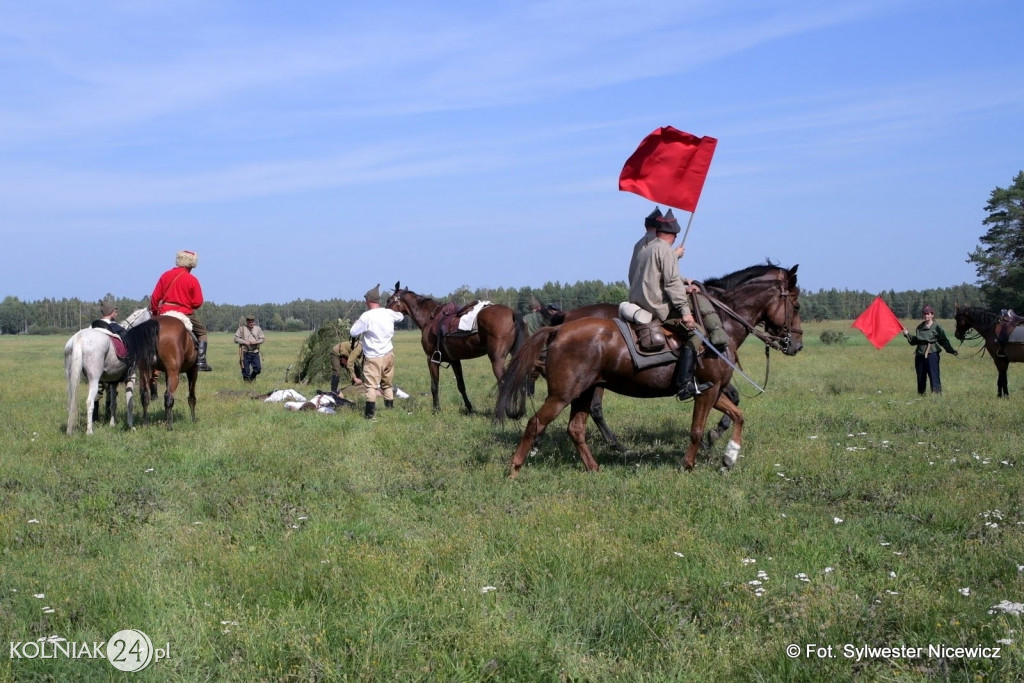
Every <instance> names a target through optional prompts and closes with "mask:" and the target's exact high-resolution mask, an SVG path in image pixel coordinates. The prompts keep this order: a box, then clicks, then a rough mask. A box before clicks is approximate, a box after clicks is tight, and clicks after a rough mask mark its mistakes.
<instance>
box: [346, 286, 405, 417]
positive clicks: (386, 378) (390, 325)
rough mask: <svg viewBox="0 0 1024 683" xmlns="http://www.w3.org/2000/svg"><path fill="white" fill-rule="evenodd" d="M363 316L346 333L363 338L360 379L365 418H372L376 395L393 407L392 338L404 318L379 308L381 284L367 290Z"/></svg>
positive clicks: (386, 405)
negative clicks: (362, 379)
mask: <svg viewBox="0 0 1024 683" xmlns="http://www.w3.org/2000/svg"><path fill="white" fill-rule="evenodd" d="M363 298H364V299H365V300H366V307H367V308H368V309H369V310H368V311H366V313H363V314H362V315H361V316H359V320H357V321H356V322H355V324H354V325H352V329H351V330H350V331H349V334H351V335H352V336H353V337H359V336H362V345H363V359H364V360H363V378H364V384H365V386H366V409H365V412H364V417H366V419H367V420H372V419H374V415H375V413H376V410H377V394H383V396H384V407H385V408H394V407H395V390H394V386H393V384H392V380H393V379H394V374H395V353H394V345H393V344H392V343H391V338H392V337H394V336H395V323H396V322H398V321H400V320H402V318H404V317H405V316H403V315H402V314H401V313H399V312H398V311H392V310H391V309H390V308H381V307H380V284H378V285H377V286H376V287H374V288H373V289H371V290H370V291H368V292H367V293H366V294H365V295H364V296H363Z"/></svg>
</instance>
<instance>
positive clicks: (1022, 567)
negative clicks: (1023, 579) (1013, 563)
mask: <svg viewBox="0 0 1024 683" xmlns="http://www.w3.org/2000/svg"><path fill="white" fill-rule="evenodd" d="M1021 572H1024V564H1018V565H1017V573H1018V574H1019V573H1021Z"/></svg>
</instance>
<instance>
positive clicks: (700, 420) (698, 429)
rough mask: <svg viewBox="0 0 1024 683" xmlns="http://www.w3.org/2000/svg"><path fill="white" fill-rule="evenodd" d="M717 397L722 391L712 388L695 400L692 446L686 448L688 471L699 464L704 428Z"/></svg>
mask: <svg viewBox="0 0 1024 683" xmlns="http://www.w3.org/2000/svg"><path fill="white" fill-rule="evenodd" d="M716 396H721V391H719V389H718V388H717V387H711V388H710V389H707V390H706V391H705V392H704V393H702V394H699V395H698V396H697V397H696V398H694V400H693V418H692V419H691V422H690V445H689V446H688V447H687V448H686V456H685V457H684V458H683V467H684V468H685V469H686V470H688V471H689V470H692V469H693V468H694V466H695V465H696V464H697V451H698V450H699V449H700V442H701V439H702V438H703V437H704V427H705V425H706V424H707V421H708V415H710V414H711V408H712V406H713V405H715V402H716V398H715V397H716ZM719 400H720V399H719ZM726 400H728V399H726ZM730 443H731V442H730Z"/></svg>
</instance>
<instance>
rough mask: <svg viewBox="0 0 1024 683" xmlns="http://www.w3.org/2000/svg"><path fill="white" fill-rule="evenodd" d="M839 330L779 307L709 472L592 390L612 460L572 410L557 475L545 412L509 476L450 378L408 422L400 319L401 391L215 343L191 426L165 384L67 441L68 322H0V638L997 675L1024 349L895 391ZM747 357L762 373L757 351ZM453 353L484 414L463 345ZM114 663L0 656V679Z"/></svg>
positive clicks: (363, 669)
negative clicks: (310, 381) (342, 389)
mask: <svg viewBox="0 0 1024 683" xmlns="http://www.w3.org/2000/svg"><path fill="white" fill-rule="evenodd" d="M912 323H913V321H906V324H907V325H908V327H909V326H910V325H911V324H912ZM847 324H848V323H845V324H844V323H832V324H819V325H815V324H807V325H805V327H806V336H805V339H804V341H805V349H804V350H803V351H802V352H801V353H800V354H799V355H798V356H796V357H794V358H785V357H783V356H782V355H781V354H778V353H773V354H772V357H771V376H770V379H769V383H768V392H767V393H766V394H765V395H763V396H760V397H754V396H753V393H754V392H753V390H752V388H751V387H750V386H749V385H747V384H745V383H743V384H740V385H739V389H740V392H741V394H742V395H743V401H742V403H741V407H742V408H744V409H745V412H746V415H747V423H746V430H745V439H744V443H743V451H742V455H741V459H740V461H739V463H738V465H737V467H736V469H735V470H733V471H732V472H731V473H729V474H721V473H719V471H718V470H719V468H718V462H719V461H720V458H721V448H722V447H724V443H722V444H720V446H719V447H716V452H715V453H713V454H710V455H705V456H704V457H703V458H702V459H701V460H699V462H698V467H697V469H696V470H695V471H694V472H693V473H689V474H687V473H683V472H681V471H680V470H679V469H678V468H677V464H676V463H677V459H678V458H679V457H680V456H681V455H682V453H683V450H684V449H683V444H682V441H681V439H682V437H683V434H684V433H685V431H686V428H687V427H688V425H689V417H690V410H689V405H688V404H687V405H681V404H679V403H677V402H675V401H674V400H670V399H659V400H648V401H640V400H634V399H626V398H622V397H618V396H612V395H609V396H608V397H607V399H606V402H605V413H606V416H607V418H608V421H609V423H610V425H611V426H612V428H613V429H615V430H616V431H617V432H618V434H619V436H620V438H621V439H622V440H623V442H624V443H625V444H626V445H627V446H628V449H629V450H628V451H627V452H626V453H625V454H623V453H618V452H614V451H612V450H610V449H609V448H607V447H606V446H604V445H603V444H602V443H600V441H599V435H597V434H596V430H593V429H592V430H591V440H592V443H594V444H595V455H596V456H597V458H598V461H599V462H600V463H601V465H602V471H601V472H600V473H597V474H586V473H584V471H583V470H582V467H581V464H580V462H579V460H578V459H577V457H576V454H575V449H574V448H573V446H572V444H571V442H570V441H569V440H568V438H567V436H566V435H565V433H564V429H565V424H566V417H567V414H563V415H562V416H561V417H560V418H559V419H558V420H557V421H556V422H555V423H553V424H552V425H551V428H550V429H549V430H548V435H547V437H546V439H545V441H544V442H543V446H542V449H541V451H540V453H538V454H537V455H536V456H535V457H533V458H531V459H530V460H529V461H528V462H527V464H526V466H525V467H524V468H523V472H522V475H521V477H520V479H519V480H518V481H515V482H510V481H508V480H507V479H506V474H507V467H508V462H509V458H510V456H511V454H512V452H513V451H514V449H515V446H516V444H517V442H518V440H519V436H520V434H521V428H522V424H518V425H517V424H515V423H509V424H507V425H506V426H504V427H496V426H495V425H494V424H493V423H492V422H491V420H490V419H489V416H488V415H486V414H484V415H479V416H473V417H467V416H464V415H461V414H460V412H459V407H460V405H461V401H460V399H459V396H458V393H457V391H456V389H455V383H454V379H453V377H452V374H451V372H450V371H444V372H443V373H442V385H441V400H442V406H443V410H442V412H441V413H440V414H437V415H435V414H433V413H432V412H431V410H430V396H429V381H428V376H427V370H426V367H425V365H426V363H425V357H424V355H423V353H422V350H421V349H420V348H419V342H418V334H417V333H412V332H407V333H401V334H400V336H399V337H398V344H397V374H396V381H397V384H398V385H399V386H401V387H402V388H403V389H405V390H406V391H407V392H408V393H410V394H411V395H412V397H411V398H410V399H408V400H399V401H398V406H397V407H396V409H395V410H392V411H384V410H382V409H378V419H377V420H376V422H367V421H365V420H364V419H363V418H362V409H361V401H360V405H359V406H358V408H357V409H356V410H349V411H347V412H342V413H339V414H337V415H323V414H317V413H307V412H302V413H294V412H289V411H287V410H285V409H284V408H283V407H282V406H281V405H280V404H267V403H263V402H261V401H256V400H253V398H252V397H253V396H255V395H257V394H260V393H266V392H269V391H271V390H273V389H279V388H286V387H288V386H290V385H286V384H284V383H283V382H282V378H283V376H284V370H285V367H286V366H287V365H288V364H289V363H290V362H292V360H293V359H294V357H295V356H296V355H297V352H298V350H299V346H300V344H301V342H302V339H303V336H302V335H300V334H272V335H270V336H269V337H268V342H267V344H266V345H265V347H264V350H265V354H266V358H265V370H264V374H263V375H262V376H261V377H260V378H259V380H258V381H257V382H256V384H255V385H246V384H243V383H242V381H241V379H240V376H239V372H238V369H237V355H236V351H235V347H234V345H233V344H232V343H231V339H230V336H229V335H216V336H214V337H212V338H211V353H210V360H211V363H212V364H213V366H214V367H215V371H214V372H212V373H205V374H202V375H201V376H200V380H199V387H198V395H199V405H198V417H199V421H198V422H197V423H195V424H193V423H191V422H190V421H189V420H188V419H187V414H188V408H187V405H186V403H185V393H184V391H183V390H182V391H180V392H179V395H178V405H177V408H176V413H177V418H178V419H177V422H176V424H175V428H174V430H173V431H167V430H166V429H165V428H164V427H163V426H162V424H160V423H159V422H153V423H151V424H149V425H146V426H143V427H141V428H139V429H138V430H137V431H134V432H128V431H125V430H124V428H123V416H121V422H122V425H119V426H117V427H113V428H112V427H109V426H106V425H101V426H99V427H98V428H97V431H96V434H95V435H93V436H91V437H87V436H85V435H84V433H82V432H83V431H84V428H82V427H80V430H79V433H77V434H76V435H74V436H72V437H68V436H67V435H65V434H64V429H65V426H66V406H65V402H66V398H65V380H64V376H63V357H62V347H63V344H64V342H65V341H66V340H65V338H63V337H62V338H56V337H21V336H18V337H10V336H2V337H0V406H2V411H0V431H2V433H3V435H4V441H5V445H4V447H3V455H2V458H0V552H2V559H0V632H2V633H4V634H6V638H7V640H9V641H11V642H25V641H38V640H39V639H45V638H48V637H50V636H58V637H60V638H63V639H66V641H70V642H74V643H86V642H87V643H93V642H103V641H106V640H107V639H108V638H110V636H111V635H113V634H114V633H115V632H118V631H120V630H122V629H138V630H140V631H143V632H145V633H146V634H148V635H149V636H150V638H151V639H152V641H153V643H154V646H155V647H160V648H167V647H169V651H168V652H167V655H168V656H167V657H166V658H164V659H163V660H162V661H158V662H154V663H153V664H151V665H149V666H148V667H147V668H146V669H145V670H144V671H141V672H139V673H136V674H134V676H135V677H137V679H138V680H161V681H165V680H182V681H202V680H237V681H256V680H266V681H279V680H300V681H307V680H324V681H333V680H403V681H404V680H444V681H450V680H456V681H479V680H496V681H497V680H501V681H551V680H577V681H582V680H587V681H599V680H619V679H621V680H650V681H663V680H688V681H689V680H694V681H722V680H754V681H773V680H795V681H800V680H806V681H818V680H850V679H852V678H857V679H858V680H880V681H891V680H933V679H938V680H1009V679H1011V678H1014V677H1016V676H1017V675H1018V674H1019V672H1020V671H1022V670H1024V655H1022V649H1021V640H1022V638H1024V631H1022V629H1024V626H1022V624H1021V619H1020V617H1019V616H1017V615H1015V614H1012V613H1006V612H1004V611H1001V610H999V609H995V610H994V609H993V607H994V606H996V605H999V604H1001V603H1004V601H1009V602H1011V603H1020V602H1024V573H1022V570H1024V526H1022V525H1024V504H1022V495H1021V494H1022V491H1024V489H1022V486H1021V477H1022V476H1024V475H1021V470H1022V468H1024V461H1022V460H1021V458H1020V457H1019V453H1020V443H1021V428H1020V415H1021V406H1022V405H1024V386H1022V383H1024V382H1022V378H1024V372H1022V370H1024V369H1022V368H1012V369H1011V373H1010V392H1011V396H1010V398H1009V400H999V399H997V398H996V388H995V369H994V366H993V365H992V362H991V360H990V359H989V358H988V357H987V356H973V357H972V353H973V349H968V348H967V347H965V348H964V349H963V352H962V354H961V357H960V358H959V359H957V358H951V357H949V356H946V355H944V356H943V362H942V370H943V383H944V387H945V393H944V395H942V396H925V397H923V398H919V397H918V396H917V393H916V385H915V379H914V371H913V359H912V349H911V348H910V347H909V346H908V345H907V344H906V343H904V342H903V340H902V339H896V340H894V341H893V342H891V343H890V345H889V346H888V347H886V348H885V349H882V350H881V351H878V350H875V349H874V348H873V347H871V346H869V345H868V344H867V343H866V342H865V341H864V339H863V337H862V336H861V335H860V333H858V332H856V331H853V330H850V329H849V328H848V327H847V326H846V325H847ZM944 324H945V326H946V328H947V330H951V329H952V324H951V323H950V322H949V321H946V322H945V323H944ZM826 329H832V330H837V331H843V332H846V333H847V334H848V336H849V337H850V340H849V341H848V342H847V343H846V344H845V345H843V346H834V345H833V346H825V345H822V344H821V343H820V342H819V341H818V338H819V335H820V333H821V332H822V331H823V330H826ZM742 356H743V359H744V361H745V367H746V369H747V371H748V373H749V374H750V375H751V376H752V377H754V378H755V379H757V380H759V381H760V380H763V378H764V354H763V350H762V348H761V347H760V346H753V345H748V346H747V347H745V348H744V350H743V352H742ZM466 367H467V373H468V377H467V381H468V384H469V389H470V396H471V398H472V399H473V400H474V403H475V405H476V406H477V407H478V409H479V410H481V411H489V410H490V409H491V408H492V407H493V404H494V396H493V377H491V376H490V373H489V367H488V364H487V362H486V361H485V360H476V361H470V362H469V363H467V365H466ZM293 388H296V389H298V390H299V391H301V392H304V393H305V394H306V395H307V396H309V395H311V394H313V393H314V390H315V389H316V388H317V387H309V386H305V387H293ZM319 388H323V389H326V388H327V387H326V386H324V387H319ZM81 393H82V394H84V389H83V391H82V392H81ZM543 393H544V390H543V383H542V382H541V383H539V386H538V394H540V395H543ZM122 405H123V402H122ZM789 647H794V648H795V650H796V656H791V653H789V652H788V648H789ZM864 648H875V649H874V650H872V651H866V650H864ZM881 648H891V649H890V650H888V651H885V650H881ZM900 648H903V649H900ZM929 648H932V649H931V650H929ZM955 648H990V649H989V650H978V651H973V650H972V651H967V650H959V651H958V650H956V649H955ZM994 648H1000V649H999V651H998V657H996V656H995V655H996V654H997V653H996V651H995V650H994ZM18 652H19V653H23V652H24V650H18ZM123 679H124V674H123V673H121V672H120V671H118V670H116V669H115V668H113V667H112V666H111V664H110V663H108V662H105V661H96V660H93V659H72V658H68V657H57V658H52V659H42V658H38V657H37V658H27V657H24V656H10V657H4V658H0V680H18V681H21V680H61V681H64V680H123Z"/></svg>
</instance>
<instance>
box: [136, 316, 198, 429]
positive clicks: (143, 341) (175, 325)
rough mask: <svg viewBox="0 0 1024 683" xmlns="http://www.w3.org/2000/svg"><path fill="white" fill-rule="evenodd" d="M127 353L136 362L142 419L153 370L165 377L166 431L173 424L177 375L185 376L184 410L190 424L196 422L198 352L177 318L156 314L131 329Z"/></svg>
mask: <svg viewBox="0 0 1024 683" xmlns="http://www.w3.org/2000/svg"><path fill="white" fill-rule="evenodd" d="M125 344H126V345H127V346H128V351H129V353H134V354H136V355H135V357H137V358H138V363H139V385H140V389H141V390H140V394H141V397H142V419H143V421H145V420H146V417H147V409H148V408H149V400H150V395H149V392H150V385H151V384H153V383H154V377H153V373H154V370H162V371H163V372H164V376H165V377H166V378H167V381H166V390H165V391H164V416H165V419H166V421H167V428H168V429H171V428H172V424H173V414H172V411H171V409H172V408H173V407H174V392H175V391H177V389H178V381H179V377H178V376H179V374H180V373H182V372H184V373H185V375H186V376H187V377H188V407H189V409H190V410H191V412H192V421H193V422H195V421H196V379H197V378H198V377H199V367H198V366H197V365H196V360H197V359H198V357H199V351H198V349H197V348H196V343H195V340H194V339H193V337H192V333H191V332H189V331H188V329H186V328H185V323H183V322H182V321H181V320H180V319H179V318H176V317H174V316H173V315H158V316H156V317H155V318H153V319H152V320H148V321H146V322H144V323H142V324H141V325H139V326H137V327H134V328H132V329H131V330H129V331H128V334H127V335H126V336H125Z"/></svg>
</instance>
